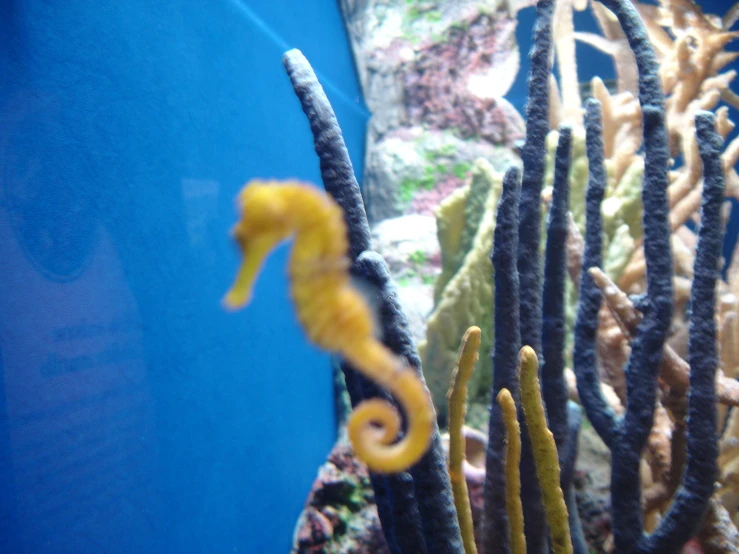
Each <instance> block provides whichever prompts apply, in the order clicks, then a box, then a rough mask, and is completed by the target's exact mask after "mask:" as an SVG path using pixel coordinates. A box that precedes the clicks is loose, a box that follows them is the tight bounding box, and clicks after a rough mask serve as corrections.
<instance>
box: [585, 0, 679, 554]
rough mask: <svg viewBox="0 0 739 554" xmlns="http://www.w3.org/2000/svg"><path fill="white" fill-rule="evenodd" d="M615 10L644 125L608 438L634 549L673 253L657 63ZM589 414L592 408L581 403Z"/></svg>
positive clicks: (616, 514)
mask: <svg viewBox="0 0 739 554" xmlns="http://www.w3.org/2000/svg"><path fill="white" fill-rule="evenodd" d="M602 3H603V5H604V6H606V7H607V8H608V9H610V10H611V11H612V12H613V13H614V14H615V15H616V17H617V18H618V20H619V22H620V23H621V27H622V28H623V30H624V34H625V35H626V38H627V40H628V42H629V45H630V46H631V49H632V50H633V51H634V56H635V57H636V64H637V67H638V70H639V102H640V104H641V107H642V116H643V126H644V178H643V186H642V205H643V207H644V218H643V226H644V258H645V260H646V265H647V296H646V302H645V305H644V310H643V311H644V312H645V313H644V319H643V320H642V322H641V323H640V324H639V327H638V329H637V332H636V335H635V337H634V340H633V341H632V343H631V356H630V357H629V361H628V364H627V367H626V370H625V372H626V400H627V406H626V413H625V414H624V417H623V419H622V421H620V422H619V424H618V426H617V429H616V433H615V435H614V437H613V440H612V444H611V445H610V446H611V453H612V469H611V504H612V512H613V531H614V533H613V534H614V542H615V545H616V550H617V551H618V552H634V551H635V548H636V545H637V543H638V542H639V541H640V540H641V539H642V537H643V529H644V524H643V516H642V510H641V486H640V481H639V464H640V459H641V452H642V449H643V448H644V446H645V444H646V441H647V438H648V436H649V432H650V430H651V428H652V422H653V419H654V405H655V400H656V391H657V372H658V370H659V366H660V362H661V361H662V349H663V347H664V342H665V338H666V335H667V331H668V330H669V328H670V324H671V322H672V309H673V307H672V253H671V249H670V235H671V233H670V227H669V222H668V212H669V208H668V206H669V205H668V201H667V184H668V181H667V166H668V163H669V159H670V156H669V150H668V143H667V132H666V130H665V121H664V118H665V103H664V93H663V91H662V85H661V82H660V77H659V64H658V63H657V59H656V57H655V54H654V50H653V49H652V45H651V43H650V41H649V36H648V35H647V32H646V29H645V27H644V23H643V22H642V20H641V18H640V17H639V14H638V12H637V11H636V8H635V7H634V6H633V5H632V3H631V2H630V1H628V0H603V2H602ZM587 413H588V417H590V414H591V412H590V411H588V412H587Z"/></svg>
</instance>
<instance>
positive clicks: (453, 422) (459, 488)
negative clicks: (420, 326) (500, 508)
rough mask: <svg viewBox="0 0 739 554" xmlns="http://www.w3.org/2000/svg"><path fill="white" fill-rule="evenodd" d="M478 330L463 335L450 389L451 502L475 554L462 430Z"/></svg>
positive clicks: (468, 550)
mask: <svg viewBox="0 0 739 554" xmlns="http://www.w3.org/2000/svg"><path fill="white" fill-rule="evenodd" d="M481 334H482V332H481V331H480V328H479V327H474V326H473V327H470V328H469V329H467V332H466V333H465V334H464V337H463V338H462V346H461V347H460V349H459V357H458V358H457V367H455V368H454V375H453V377H452V386H451V388H450V389H449V393H448V394H447V398H448V399H449V476H450V477H451V481H452V492H453V493H454V505H455V506H456V508H457V519H458V520H459V528H460V531H461V532H462V541H463V543H464V551H465V554H477V546H476V545H475V528H474V525H473V524H472V509H471V508H470V497H469V496H468V492H467V481H466V480H465V478H464V471H463V469H462V465H463V463H464V453H465V440H464V434H462V427H463V426H464V418H465V415H466V413H467V382H468V381H469V380H470V377H471V376H472V372H473V371H474V369H475V364H476V363H477V360H478V358H479V357H480V355H479V353H478V352H479V350H480V340H481V338H480V337H481Z"/></svg>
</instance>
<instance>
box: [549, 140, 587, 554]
mask: <svg viewBox="0 0 739 554" xmlns="http://www.w3.org/2000/svg"><path fill="white" fill-rule="evenodd" d="M571 147H572V129H570V127H567V126H562V127H560V128H559V140H558V142H557V150H556V152H555V157H554V182H553V187H552V188H553V192H552V202H551V205H550V207H549V219H548V221H547V241H546V247H545V255H544V288H543V291H544V292H543V300H542V333H541V340H542V354H543V356H544V365H543V366H542V370H541V392H542V398H543V400H544V405H545V406H546V410H547V422H548V425H549V430H550V431H551V432H552V435H554V441H555V443H556V444H557V452H558V455H559V467H560V469H561V474H560V484H561V486H562V491H563V492H564V495H565V503H566V504H567V512H568V514H569V515H570V518H569V520H570V521H569V522H570V534H571V536H572V547H573V549H574V551H575V552H576V553H577V554H581V553H582V554H587V552H588V548H587V544H586V543H585V540H584V538H583V534H582V528H581V525H580V518H579V517H578V513H577V504H576V502H575V495H574V490H573V489H572V474H573V472H574V469H575V468H574V466H575V459H576V457H577V445H576V444H575V445H571V444H570V440H571V437H572V434H573V429H572V425H575V429H574V440H577V430H578V429H579V425H580V420H581V415H580V408H579V407H577V406H575V408H574V411H573V410H570V409H568V401H567V398H568V392H567V383H566V382H565V377H564V368H565V360H564V348H565V281H566V279H567V235H568V229H569V221H568V215H567V212H568V206H569V193H570V182H569V177H570V161H571ZM571 416H572V417H574V420H572V421H571V420H570V417H571Z"/></svg>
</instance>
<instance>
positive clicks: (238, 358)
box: [0, 0, 367, 553]
mask: <svg viewBox="0 0 739 554" xmlns="http://www.w3.org/2000/svg"><path fill="white" fill-rule="evenodd" d="M279 4H280V3H276V2H266V1H265V2H263V1H256V0H254V1H237V0H218V1H211V2H205V3H183V2H176V1H174V0H167V1H164V2H154V3H152V2H144V1H141V0H134V1H131V2H113V1H107V0H105V1H101V2H92V3H91V2H82V1H77V2H65V3H58V4H55V3H51V4H50V3H44V2H24V3H19V2H13V1H10V0H2V1H1V2H0V35H2V37H3V47H2V48H1V49H0V72H1V73H2V75H3V78H2V79H1V80H0V248H1V250H2V258H1V261H0V290H2V294H0V331H1V332H0V359H1V366H0V551H3V552H98V551H105V552H260V553H262V552H263V553H271V552H275V553H277V552H285V551H287V549H289V545H290V542H291V535H292V530H293V526H294V522H295V520H296V518H297V515H298V513H299V512H300V509H301V507H302V505H303V503H304V500H305V497H306V495H307V493H308V491H309V489H310V485H311V482H312V480H313V479H314V477H315V472H316V468H317V467H318V466H319V465H320V464H321V462H322V461H323V460H324V459H325V456H326V454H327V452H328V451H329V449H330V447H331V445H332V443H333V441H334V439H335V433H336V429H335V416H334V402H333V398H334V392H333V376H332V373H331V367H330V363H329V359H328V357H327V356H326V355H325V354H322V353H319V352H318V351H317V349H315V348H314V347H312V346H310V345H309V344H307V342H306V340H305V338H304V335H303V332H302V330H300V329H299V327H298V326H297V323H296V321H295V315H294V310H293V308H292V305H291V302H290V299H289V294H288V288H287V282H286V279H285V262H286V251H287V250H286V248H284V247H283V248H281V249H280V250H279V251H278V252H277V253H276V254H275V255H273V256H272V257H271V258H270V260H269V261H268V264H267V266H266V268H265V269H264V271H263V273H262V275H261V277H260V279H259V282H258V284H257V288H256V291H255V297H254V301H253V303H252V304H251V305H250V306H249V307H248V309H246V310H244V311H241V312H236V313H229V312H227V311H225V310H224V309H223V307H222V306H221V298H222V296H223V294H224V293H225V291H226V290H227V289H228V287H229V285H230V282H231V279H232V276H233V274H234V272H235V269H236V267H237V264H238V261H239V254H238V252H237V249H236V248H235V247H234V245H233V244H232V243H231V240H230V239H229V236H228V232H229V229H230V227H231V225H232V224H233V223H234V222H235V220H236V212H235V208H234V200H233V199H234V197H235V196H236V194H237V192H238V190H239V189H240V188H241V186H242V185H243V183H244V182H246V181H247V180H248V179H251V178H253V177H265V178H270V177H275V178H288V177H297V178H300V179H303V180H307V181H311V182H314V183H318V182H319V170H318V161H317V158H316V157H315V153H314V152H313V147H312V141H311V137H310V131H309V128H308V124H307V122H306V120H305V117H304V115H303V113H302V112H301V109H300V105H299V103H298V101H297V100H296V99H295V96H294V94H293V91H292V89H291V87H290V83H289V80H288V79H287V77H286V76H285V73H284V69H283V67H282V63H281V56H282V54H283V53H284V51H286V50H288V49H289V48H293V47H297V48H300V49H302V50H303V51H304V52H305V54H306V55H307V56H309V57H310V59H311V61H312V63H313V65H314V67H315V68H316V70H317V72H318V73H319V75H320V77H321V80H322V82H323V84H324V87H325V88H326V91H327V94H328V96H329V98H330V99H331V102H332V104H333V106H334V109H335V110H336V112H337V116H338V119H339V121H340V123H341V126H342V128H343V133H344V137H345V139H346V141H347V144H348V147H349V151H350V155H351V156H352V159H353V161H354V164H355V167H357V168H358V170H359V171H361V166H362V155H363V143H364V132H365V123H366V118H367V116H366V113H365V110H364V108H363V105H362V102H361V100H360V94H359V88H358V85H357V82H356V78H355V71H354V67H353V62H352V58H351V53H350V49H349V47H348V44H347V40H346V37H345V31H344V27H343V23H342V20H341V16H340V14H339V9H338V6H337V5H336V3H335V2H332V1H330V0H309V1H305V2H300V3H294V4H291V8H290V10H285V9H284V6H280V5H279Z"/></svg>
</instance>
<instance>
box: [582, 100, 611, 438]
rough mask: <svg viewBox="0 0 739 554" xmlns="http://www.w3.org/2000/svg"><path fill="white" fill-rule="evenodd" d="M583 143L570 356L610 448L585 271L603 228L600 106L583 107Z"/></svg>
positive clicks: (596, 297) (591, 288) (592, 293)
mask: <svg viewBox="0 0 739 554" xmlns="http://www.w3.org/2000/svg"><path fill="white" fill-rule="evenodd" d="M585 110H586V112H585V141H586V152H587V157H588V172H589V177H588V187H587V190H586V192H585V236H584V239H585V250H584V252H583V259H582V271H581V273H580V299H579V301H578V304H577V318H576V320H575V330H574V334H575V344H574V350H573V354H572V361H573V369H574V371H575V376H576V377H577V392H578V394H579V395H580V401H581V402H582V405H583V407H584V408H585V413H586V414H587V415H588V419H590V422H591V423H592V424H593V428H594V429H595V430H596V431H597V432H598V434H599V435H600V437H601V438H602V439H603V442H605V443H606V445H608V447H611V446H612V445H613V436H614V433H615V431H616V419H615V415H614V413H613V410H611V407H610V406H609V405H608V403H607V402H606V401H605V400H604V398H603V395H602V393H601V390H600V376H599V374H598V363H597V355H596V352H597V347H596V342H597V332H598V311H599V310H600V304H601V300H602V296H601V293H600V289H599V288H598V286H597V285H596V284H595V283H594V282H593V278H592V277H591V276H590V273H589V272H588V270H589V269H590V268H591V267H600V266H601V263H602V249H603V224H602V218H601V213H600V206H601V203H602V202H603V197H604V195H605V191H606V185H607V182H608V180H607V179H608V176H607V174H606V168H605V165H604V163H603V128H602V124H601V108H600V102H598V101H597V100H593V99H590V100H588V101H587V102H586V103H585Z"/></svg>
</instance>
